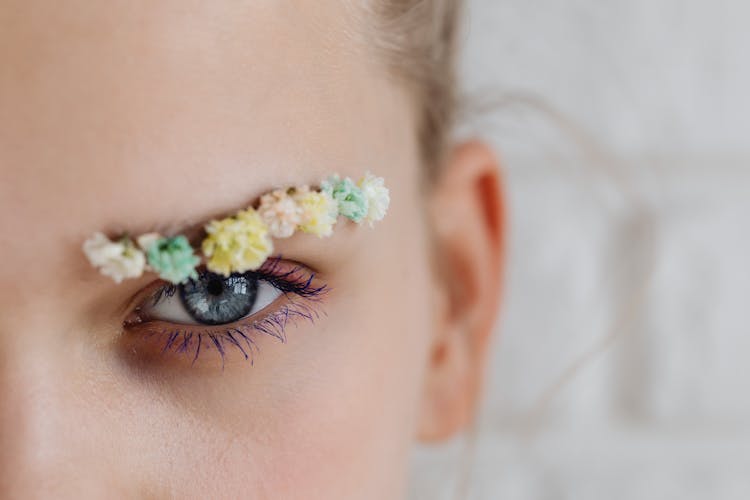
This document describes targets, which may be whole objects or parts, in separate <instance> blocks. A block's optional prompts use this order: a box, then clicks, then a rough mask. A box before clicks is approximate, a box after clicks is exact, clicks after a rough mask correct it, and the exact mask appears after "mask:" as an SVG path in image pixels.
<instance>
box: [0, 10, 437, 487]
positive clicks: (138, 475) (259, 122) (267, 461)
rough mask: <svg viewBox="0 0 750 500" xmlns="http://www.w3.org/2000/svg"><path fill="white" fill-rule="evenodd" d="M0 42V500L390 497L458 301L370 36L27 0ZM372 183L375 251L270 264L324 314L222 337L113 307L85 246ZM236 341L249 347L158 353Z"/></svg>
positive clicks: (302, 21) (252, 320)
mask: <svg viewBox="0 0 750 500" xmlns="http://www.w3.org/2000/svg"><path fill="white" fill-rule="evenodd" d="M0 19H1V20H2V24H3V26H6V28H4V29H3V30H2V31H1V32H0V60H2V61H3V68H2V70H0V155H1V156H0V158H2V162H1V165H0V175H1V176H2V182H0V224H1V227H2V234H3V237H2V260H3V263H2V266H0V401H1V403H0V443H1V448H2V452H0V492H2V496H3V497H7V498H34V497H37V496H39V497H56V498H67V497H76V498H82V497H98V498H101V497H107V498H118V497H128V498H139V497H148V498H161V497H176V498H274V499H286V498H289V499H299V498H306V499H327V500H331V499H354V498H357V499H359V498H362V499H369V498H372V499H383V498H399V497H400V495H401V494H402V492H403V488H404V481H405V477H406V470H407V466H406V464H407V461H408V455H409V453H408V452H409V449H410V447H411V445H412V443H413V442H414V439H415V436H419V434H420V432H421V431H420V429H421V428H423V427H424V426H425V425H427V424H424V422H425V419H426V420H428V421H430V422H433V423H434V419H430V418H426V417H425V414H426V413H430V411H429V410H425V407H427V408H432V407H433V406H435V405H436V404H437V405H438V406H439V404H438V403H434V400H436V398H434V397H430V398H427V397H426V396H425V394H426V393H428V392H430V391H432V392H435V391H436V390H435V389H434V387H435V383H433V382H432V381H431V380H432V368H431V367H432V366H433V364H434V363H435V361H434V360H433V354H434V352H433V351H434V349H435V346H436V340H435V339H436V338H437V337H439V336H436V333H435V332H446V331H448V329H447V328H446V327H445V324H446V323H448V322H449V320H446V319H445V318H446V317H447V315H446V314H442V313H441V311H443V310H448V309H449V308H444V307H442V306H441V304H444V303H445V302H449V301H450V300H452V299H451V298H450V293H448V294H442V295H441V293H440V292H436V290H441V289H442V288H441V287H440V285H439V284H438V283H437V280H438V278H436V273H434V272H433V264H434V261H433V259H431V257H430V255H431V252H430V250H429V248H430V243H429V242H430V237H429V236H428V234H429V231H430V230H429V227H430V224H429V221H428V220H427V219H429V213H430V212H429V208H427V209H425V206H426V205H425V203H426V202H425V199H424V197H423V195H422V194H421V192H422V189H421V186H420V181H419V179H420V175H419V174H420V173H419V168H420V167H419V158H418V147H417V142H416V139H415V130H416V123H415V119H414V117H413V115H414V113H413V112H412V105H411V99H410V97H409V95H408V94H407V92H406V91H405V90H404V89H403V88H401V86H399V85H397V84H396V83H394V80H393V79H392V78H390V76H389V73H388V71H387V69H386V68H385V67H384V66H383V63H382V62H381V61H380V59H379V58H377V57H374V56H373V55H372V54H369V53H368V49H367V47H368V44H367V41H366V40H364V39H363V35H361V34H362V33H366V32H367V29H366V27H365V26H363V25H362V23H365V22H366V18H364V17H363V16H361V15H355V13H354V12H353V11H352V10H351V9H350V8H347V7H346V6H345V5H344V4H343V3H341V2H338V1H335V0H330V1H328V0H326V1H316V2H291V1H287V2H266V1H257V2H220V1H212V2H190V3H189V5H188V4H186V3H185V2H184V1H177V0H160V1H159V2H149V3H147V4H146V3H140V2H124V1H122V2H121V1H117V2H106V3H103V2H86V1H76V2H74V3H73V4H71V3H70V2H68V3H66V4H65V5H64V6H63V5H62V4H58V3H52V2H43V1H30V0H23V1H10V2H6V5H5V8H4V9H3V11H2V13H0ZM8 27H9V28H8ZM367 170H372V171H373V172H375V173H376V174H377V175H379V176H383V177H384V178H385V180H386V183H387V185H388V186H389V188H390V189H391V199H392V203H391V208H390V212H389V214H388V216H387V217H386V218H385V220H384V221H382V222H381V223H380V224H378V225H377V226H376V227H375V228H374V229H370V228H369V227H367V226H366V225H362V226H357V225H355V224H353V223H350V222H342V221H340V222H339V223H338V224H337V227H336V230H335V232H334V235H333V236H332V237H330V238H326V239H319V238H317V237H315V236H312V235H306V234H299V235H295V236H294V237H292V238H290V239H288V240H276V242H275V243H276V254H278V255H279V256H280V260H279V268H281V269H289V268H290V267H284V266H291V267H292V268H295V269H297V270H298V271H297V272H298V273H299V274H300V275H301V276H313V275H314V283H315V284H316V285H317V286H319V287H324V288H325V293H321V294H318V295H315V296H305V294H304V293H297V292H292V293H289V294H286V295H278V294H276V295H277V296H276V297H275V299H274V300H273V301H272V302H271V303H269V304H267V305H266V306H265V307H263V308H260V310H256V311H254V312H253V313H252V314H250V316H247V317H244V318H242V319H239V320H236V321H234V322H232V324H231V325H230V326H227V325H208V326H207V325H201V324H195V323H197V322H196V321H192V323H193V324H189V323H190V322H189V321H185V322H181V321H172V320H157V319H154V320H153V322H152V323H151V324H150V326H149V327H148V328H145V327H144V325H143V324H139V325H136V326H137V328H134V327H133V325H131V324H130V323H128V321H127V320H128V318H129V317H131V316H132V314H133V312H134V310H137V309H138V306H141V305H142V304H143V303H144V301H147V299H148V297H150V296H151V295H150V294H152V293H153V291H154V290H155V289H158V288H159V287H161V286H162V285H163V283H161V282H159V281H158V279H156V278H155V277H154V275H144V276H143V277H142V278H138V279H134V280H129V281H125V282H123V283H121V284H115V283H114V282H113V281H111V280H109V279H107V278H106V277H104V276H102V275H100V274H99V273H97V271H96V270H95V269H93V268H92V267H91V266H90V265H89V264H88V262H87V261H86V259H85V257H84V255H83V253H82V251H81V244H82V242H83V241H84V240H85V239H86V238H87V237H88V236H89V235H90V234H92V233H93V232H95V231H104V232H106V233H107V234H109V235H116V234H121V233H122V232H124V231H128V232H131V233H132V234H139V233H140V232H143V231H145V230H148V229H150V228H152V227H154V226H159V227H167V228H171V229H173V230H175V231H179V230H181V229H182V228H183V227H187V226H193V225H200V224H202V223H204V222H206V221H208V220H209V219H211V218H213V217H217V216H223V215H226V214H228V213H231V212H233V211H235V210H237V209H239V208H242V207H244V206H248V205H249V204H250V203H252V202H253V201H254V200H255V199H256V198H257V196H258V195H260V194H262V193H263V192H266V191H268V190H270V189H273V188H275V187H281V186H287V185H301V184H315V183H317V182H318V181H319V180H320V179H323V178H325V177H326V176H328V175H329V174H332V173H335V172H336V173H339V174H342V175H348V176H351V177H352V178H355V179H356V178H359V177H360V176H361V175H362V174H364V173H365V171H367ZM260 286H263V287H272V286H273V280H272V279H269V280H266V281H265V282H264V283H261V284H260ZM441 297H443V298H442V299H441ZM445 297H447V298H445ZM173 301H174V302H175V303H179V301H180V299H179V294H177V295H175V296H174V297H173ZM178 305H179V304H178ZM295 308H297V309H295ZM289 311H291V317H292V319H291V320H289V321H285V322H282V323H284V324H283V325H280V324H278V323H279V322H278V321H277V322H276V323H277V324H276V325H275V328H274V329H272V331H266V332H264V331H262V329H253V328H251V327H250V326H249V325H258V324H262V322H263V321H265V320H269V321H274V319H278V318H279V317H280V316H279V315H280V314H286V315H287V316H289V315H290V314H289V313H288V312H289ZM295 311H297V312H299V314H297V313H295ZM300 311H301V312H300ZM441 318H443V319H441ZM230 327H240V328H244V329H245V330H244V331H246V332H247V336H248V337H249V342H246V343H245V344H243V345H244V346H245V347H244V349H242V348H238V347H237V346H234V345H229V346H227V347H226V349H225V351H226V352H225V353H224V355H223V356H222V355H221V353H220V352H219V349H218V348H217V346H216V345H215V344H213V343H212V342H209V341H208V340H207V341H206V344H204V345H203V347H204V348H203V349H202V350H201V351H200V352H199V353H196V352H195V349H190V350H188V351H189V352H182V353H180V352H177V351H179V349H164V347H165V339H168V337H169V333H170V332H180V333H179V335H181V336H180V337H179V338H181V339H182V338H185V336H186V335H188V334H189V333H192V332H213V333H215V334H216V335H219V336H221V335H222V332H226V331H227V330H228V329H229V328H230ZM209 337H210V336H207V337H206V338H207V339H208V338H209ZM444 337H446V338H447V334H446V336H444ZM282 340H283V341H282ZM191 345H194V344H191ZM246 355H248V356H247V357H248V358H250V359H248V360H246V359H245V357H246ZM438 385H439V384H438ZM430 387H432V388H433V389H429V388H430ZM426 399H430V400H431V401H433V403H427V404H425V400H426ZM437 399H440V398H437ZM439 433H440V432H439V431H438V432H437V434H439Z"/></svg>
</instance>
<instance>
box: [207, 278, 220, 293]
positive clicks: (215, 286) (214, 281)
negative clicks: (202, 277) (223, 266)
mask: <svg viewBox="0 0 750 500" xmlns="http://www.w3.org/2000/svg"><path fill="white" fill-rule="evenodd" d="M206 291H207V292H208V293H210V294H211V295H215V296H219V295H221V294H222V292H224V282H223V280H222V279H220V278H218V277H214V278H211V280H210V281H209V282H208V284H207V285H206Z"/></svg>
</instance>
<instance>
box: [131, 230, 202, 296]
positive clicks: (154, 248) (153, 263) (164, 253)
mask: <svg viewBox="0 0 750 500" xmlns="http://www.w3.org/2000/svg"><path fill="white" fill-rule="evenodd" d="M144 236H145V238H144V237H141V238H138V244H139V245H140V246H141V248H143V249H144V250H145V251H146V257H147V259H148V265H149V267H150V268H151V269H153V270H154V271H156V272H157V273H158V274H159V277H160V278H161V279H163V280H166V281H169V282H170V283H173V284H175V285H176V284H179V283H184V282H185V281H187V280H188V279H197V278H198V272H197V271H196V270H195V267H196V266H197V265H198V264H199V263H200V261H201V259H200V257H198V256H197V255H195V254H194V252H193V248H192V247H191V246H190V242H188V239H187V238H186V237H184V236H182V235H180V236H175V237H174V238H157V239H155V240H154V239H152V238H151V237H150V236H151V235H144ZM144 245H145V246H144Z"/></svg>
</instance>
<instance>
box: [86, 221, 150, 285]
mask: <svg viewBox="0 0 750 500" xmlns="http://www.w3.org/2000/svg"><path fill="white" fill-rule="evenodd" d="M83 252H84V253H85V254H86V257H87V258H88V260H89V262H91V264H92V265H93V266H94V267H96V268H98V269H99V271H100V272H101V273H102V274H104V275H105V276H109V277H110V278H112V279H113V280H114V281H115V283H120V282H121V281H122V280H124V279H125V278H138V277H139V276H141V275H142V274H143V270H144V268H145V267H146V257H145V255H144V254H143V252H142V251H141V250H139V249H138V248H136V246H135V244H134V243H133V241H132V240H131V239H130V238H128V237H127V236H126V237H123V238H122V239H120V240H119V241H111V240H110V239H109V238H107V236H105V235H104V234H103V233H101V232H97V233H94V234H93V235H92V236H91V237H90V238H89V239H87V240H86V241H85V242H84V243H83Z"/></svg>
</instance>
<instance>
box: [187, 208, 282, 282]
mask: <svg viewBox="0 0 750 500" xmlns="http://www.w3.org/2000/svg"><path fill="white" fill-rule="evenodd" d="M206 232H207V233H208V236H206V238H205V239H204V240H203V244H202V249H203V254H204V255H205V256H206V257H207V258H208V261H207V263H206V267H207V268H208V270H209V271H212V272H214V273H218V274H222V275H224V276H229V275H230V274H232V273H244V272H246V271H253V270H255V269H258V268H259V267H260V266H261V265H263V263H264V262H265V261H266V259H267V258H268V257H269V255H271V253H272V252H273V243H272V242H271V238H270V235H269V229H268V225H266V223H265V222H264V221H263V219H262V218H261V216H260V215H259V214H258V212H257V211H256V210H255V209H253V208H248V209H246V210H242V211H240V212H238V213H237V214H236V215H234V216H232V217H227V218H226V219H222V220H219V221H212V222H210V223H209V224H208V225H206Z"/></svg>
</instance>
